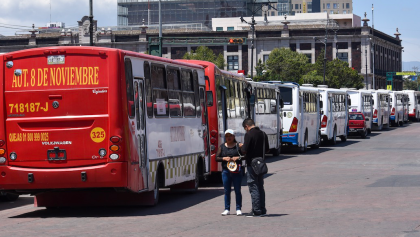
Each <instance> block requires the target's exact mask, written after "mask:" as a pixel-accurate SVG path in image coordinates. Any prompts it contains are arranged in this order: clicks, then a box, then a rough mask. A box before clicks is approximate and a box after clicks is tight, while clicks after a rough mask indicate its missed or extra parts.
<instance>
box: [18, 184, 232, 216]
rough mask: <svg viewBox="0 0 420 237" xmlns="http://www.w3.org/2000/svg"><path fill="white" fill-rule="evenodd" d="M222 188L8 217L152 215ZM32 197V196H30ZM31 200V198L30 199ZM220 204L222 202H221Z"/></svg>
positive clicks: (179, 207)
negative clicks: (149, 202) (147, 202)
mask: <svg viewBox="0 0 420 237" xmlns="http://www.w3.org/2000/svg"><path fill="white" fill-rule="evenodd" d="M223 194H224V191H223V188H206V189H199V191H197V192H196V193H194V194H188V193H183V192H179V193H176V192H170V191H169V190H162V191H161V192H160V200H159V204H158V205H157V206H155V207H139V206H131V207H130V206H129V207H77V208H74V207H68V208H55V209H40V210H36V211H33V212H28V213H25V214H22V215H18V216H13V217H10V218H70V217H80V218H84V217H127V216H152V215H161V214H168V213H174V212H178V211H181V210H184V209H187V208H190V207H192V206H195V205H199V204H200V203H202V202H205V201H208V200H210V199H213V198H216V197H219V196H222V195H223ZM31 199H32V198H31ZM31 202H33V199H32V200H31ZM221 205H222V204H221Z"/></svg>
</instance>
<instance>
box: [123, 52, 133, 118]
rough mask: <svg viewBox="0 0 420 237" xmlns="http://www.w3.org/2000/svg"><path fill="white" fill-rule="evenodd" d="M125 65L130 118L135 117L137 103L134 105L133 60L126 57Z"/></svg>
mask: <svg viewBox="0 0 420 237" xmlns="http://www.w3.org/2000/svg"><path fill="white" fill-rule="evenodd" d="M124 66H125V83H126V88H127V111H128V116H129V117H130V118H134V115H135V110H136V109H135V105H134V93H133V92H134V90H133V68H132V65H131V60H130V59H129V58H126V59H125V61H124Z"/></svg>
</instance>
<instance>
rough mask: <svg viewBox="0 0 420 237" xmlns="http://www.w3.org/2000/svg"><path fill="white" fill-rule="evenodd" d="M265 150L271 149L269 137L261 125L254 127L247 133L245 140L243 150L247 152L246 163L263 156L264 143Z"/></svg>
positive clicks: (248, 163)
mask: <svg viewBox="0 0 420 237" xmlns="http://www.w3.org/2000/svg"><path fill="white" fill-rule="evenodd" d="M264 142H265V150H266V151H267V150H269V147H270V145H269V144H268V137H267V134H265V133H264V132H263V131H261V130H260V128H259V127H253V128H251V130H249V131H248V132H247V133H246V134H245V142H244V145H243V146H242V148H241V151H242V152H243V153H245V159H246V164H247V165H248V166H250V165H251V161H252V159H254V158H257V157H263V153H264V152H263V144H264Z"/></svg>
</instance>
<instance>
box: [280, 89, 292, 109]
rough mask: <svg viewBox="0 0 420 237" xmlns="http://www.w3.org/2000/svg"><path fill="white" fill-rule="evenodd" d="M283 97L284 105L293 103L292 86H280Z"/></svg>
mask: <svg viewBox="0 0 420 237" xmlns="http://www.w3.org/2000/svg"><path fill="white" fill-rule="evenodd" d="M280 94H281V98H282V99H283V103H284V105H292V104H293V92H292V88H287V87H280Z"/></svg>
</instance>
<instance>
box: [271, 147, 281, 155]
mask: <svg viewBox="0 0 420 237" xmlns="http://www.w3.org/2000/svg"><path fill="white" fill-rule="evenodd" d="M280 153H281V144H280V146H279V147H278V148H274V149H273V151H272V154H273V156H279V155H280Z"/></svg>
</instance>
